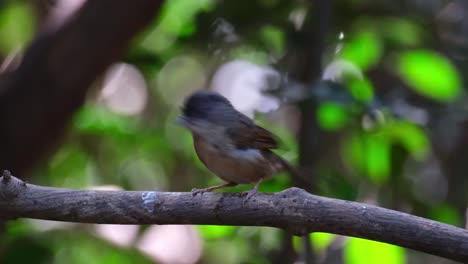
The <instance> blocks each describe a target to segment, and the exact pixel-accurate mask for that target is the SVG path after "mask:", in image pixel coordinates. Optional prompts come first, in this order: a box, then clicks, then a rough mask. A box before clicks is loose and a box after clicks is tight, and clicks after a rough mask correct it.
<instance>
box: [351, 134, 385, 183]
mask: <svg viewBox="0 0 468 264" xmlns="http://www.w3.org/2000/svg"><path fill="white" fill-rule="evenodd" d="M390 151H391V148H390V141H389V138H388V137H386V136H384V135H381V134H370V133H359V134H353V135H351V136H350V137H349V138H348V139H347V140H346V141H345V144H344V145H343V149H342V155H343V158H344V160H345V161H346V163H348V164H349V165H351V166H352V167H354V168H355V169H356V170H357V171H358V172H359V173H363V174H364V175H365V176H367V177H369V179H370V180H371V181H372V182H374V183H377V184H380V183H384V182H385V181H386V180H387V179H388V176H389V173H390V167H391V161H390Z"/></svg>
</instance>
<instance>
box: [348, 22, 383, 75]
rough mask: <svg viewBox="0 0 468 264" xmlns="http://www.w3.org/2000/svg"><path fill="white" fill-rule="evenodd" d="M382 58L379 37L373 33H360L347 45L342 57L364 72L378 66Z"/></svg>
mask: <svg viewBox="0 0 468 264" xmlns="http://www.w3.org/2000/svg"><path fill="white" fill-rule="evenodd" d="M381 56H382V44H381V41H380V39H379V36H378V35H377V34H376V33H374V32H372V31H364V32H359V33H357V34H356V35H354V36H353V37H352V39H351V41H350V42H348V43H345V44H344V47H343V50H342V51H341V53H340V57H342V58H343V59H346V60H349V61H351V62H353V63H354V64H355V65H356V66H358V67H360V68H361V69H362V70H366V69H368V68H369V67H371V66H372V65H374V64H376V63H377V62H378V61H379V60H380V57H381Z"/></svg>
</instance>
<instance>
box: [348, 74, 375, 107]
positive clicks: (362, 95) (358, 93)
mask: <svg viewBox="0 0 468 264" xmlns="http://www.w3.org/2000/svg"><path fill="white" fill-rule="evenodd" d="M348 88H349V91H350V93H351V95H352V96H353V97H354V98H355V99H356V100H358V101H361V102H366V103H367V102H370V101H371V100H372V99H373V98H374V88H373V86H372V83H371V82H370V81H369V80H367V79H358V78H355V79H353V80H351V81H350V82H349V84H348Z"/></svg>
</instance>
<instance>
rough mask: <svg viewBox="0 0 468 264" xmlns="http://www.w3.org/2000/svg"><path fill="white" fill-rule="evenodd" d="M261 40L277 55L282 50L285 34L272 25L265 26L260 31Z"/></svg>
mask: <svg viewBox="0 0 468 264" xmlns="http://www.w3.org/2000/svg"><path fill="white" fill-rule="evenodd" d="M260 34H261V37H262V39H263V42H264V43H265V44H266V45H267V46H268V47H269V48H270V49H271V51H272V52H273V53H274V54H275V55H277V56H279V55H281V53H283V51H284V44H285V36H284V32H283V31H282V30H281V29H279V28H277V27H273V26H265V27H264V28H263V29H262V31H261V32H260Z"/></svg>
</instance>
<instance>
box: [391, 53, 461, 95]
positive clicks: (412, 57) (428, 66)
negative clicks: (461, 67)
mask: <svg viewBox="0 0 468 264" xmlns="http://www.w3.org/2000/svg"><path fill="white" fill-rule="evenodd" d="M398 68H399V72H400V74H401V76H402V78H403V80H404V81H405V82H406V83H407V84H408V85H409V86H410V87H411V88H412V89H414V90H415V91H416V92H418V93H420V94H421V95H424V96H427V97H429V98H432V99H434V100H438V101H442V102H447V101H452V100H454V99H455V98H456V97H457V96H458V95H459V94H460V88H461V81H460V76H459V75H458V72H457V70H456V69H455V67H454V66H453V65H452V64H451V63H450V61H449V60H448V59H447V58H445V57H443V56H442V55H439V54H437V53H436V52H433V51H429V50H415V51H410V52H406V53H404V54H402V55H401V57H400V60H399V63H398Z"/></svg>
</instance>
